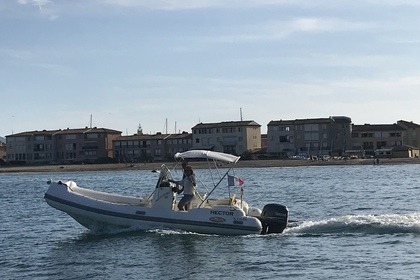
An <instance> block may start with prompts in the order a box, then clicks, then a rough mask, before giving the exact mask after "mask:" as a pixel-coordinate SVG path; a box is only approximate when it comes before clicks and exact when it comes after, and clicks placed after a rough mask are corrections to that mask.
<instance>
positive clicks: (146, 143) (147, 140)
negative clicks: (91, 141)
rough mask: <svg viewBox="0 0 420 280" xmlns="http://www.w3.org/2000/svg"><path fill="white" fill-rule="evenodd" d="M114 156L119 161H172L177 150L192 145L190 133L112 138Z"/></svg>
mask: <svg viewBox="0 0 420 280" xmlns="http://www.w3.org/2000/svg"><path fill="white" fill-rule="evenodd" d="M113 146H114V158H115V159H116V160H118V161H119V162H127V163H132V162H153V161H172V160H173V159H174V155H175V153H177V152H183V151H187V150H189V149H191V147H192V134H191V133H188V132H183V133H180V134H162V133H157V134H135V135H130V136H120V137H118V138H117V139H115V140H114V143H113Z"/></svg>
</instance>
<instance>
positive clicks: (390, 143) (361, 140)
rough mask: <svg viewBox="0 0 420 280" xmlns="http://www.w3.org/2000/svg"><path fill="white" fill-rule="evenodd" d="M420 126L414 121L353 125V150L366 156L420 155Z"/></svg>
mask: <svg viewBox="0 0 420 280" xmlns="http://www.w3.org/2000/svg"><path fill="white" fill-rule="evenodd" d="M419 133H420V126H419V125H418V124H415V123H413V122H407V121H402V120H401V121H398V122H397V123H394V124H364V125H353V131H352V142H353V147H352V150H354V151H360V153H362V154H363V155H366V156H377V157H416V156H417V157H418V144H419V137H420V135H419Z"/></svg>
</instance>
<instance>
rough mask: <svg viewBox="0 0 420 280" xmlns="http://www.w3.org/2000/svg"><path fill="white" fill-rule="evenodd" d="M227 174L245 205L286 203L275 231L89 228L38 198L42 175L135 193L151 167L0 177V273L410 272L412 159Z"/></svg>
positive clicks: (299, 275) (419, 232)
mask: <svg viewBox="0 0 420 280" xmlns="http://www.w3.org/2000/svg"><path fill="white" fill-rule="evenodd" d="M196 171H197V173H198V176H199V174H200V171H201V170H196ZM235 174H236V175H238V176H240V177H241V178H242V179H244V180H245V184H244V186H243V187H244V199H246V200H247V201H248V202H249V204H250V205H253V206H256V207H260V208H262V207H263V206H264V205H265V204H267V203H273V202H274V203H280V204H285V205H287V206H288V208H289V211H290V216H289V219H290V224H289V227H288V228H287V229H286V230H285V232H284V233H283V234H273V235H264V236H262V235H249V236H218V235H203V234H195V233H188V232H181V231H171V230H154V231H147V232H141V231H130V232H122V231H114V232H112V231H111V232H107V233H95V232H91V231H89V230H87V229H85V228H83V227H82V226H81V225H79V224H78V223H76V222H75V221H74V220H73V219H71V218H70V217H69V216H68V215H67V214H65V213H62V212H60V211H58V210H56V209H54V208H51V207H50V206H48V205H47V204H46V203H45V201H44V199H43V195H44V192H45V191H46V190H47V188H48V185H47V184H46V182H47V180H49V179H53V180H74V181H76V182H77V183H78V184H79V185H80V186H83V187H89V188H92V189H97V190H102V191H107V192H116V193H123V194H132V195H141V194H150V193H151V192H152V191H153V188H154V186H155V183H156V174H155V173H152V172H150V171H135V170H132V171H115V172H109V171H106V172H105V171H103V172H60V173H22V174H18V173H13V174H0V218H1V227H0V241H1V250H0V279H420V203H419V201H420V200H419V198H420V165H414V164H413V165H379V166H373V165H372V166H318V167H279V168H241V169H236V170H235ZM174 176H175V177H176V176H178V177H180V176H181V174H174ZM199 178H200V177H199ZM200 179H201V178H200ZM204 179H205V178H204ZM207 179H209V178H207ZM222 185H223V183H222ZM210 190H211V189H210ZM210 190H208V191H210ZM227 191H228V189H227V188H226V187H224V186H221V187H219V188H218V189H217V192H227ZM231 191H233V190H231Z"/></svg>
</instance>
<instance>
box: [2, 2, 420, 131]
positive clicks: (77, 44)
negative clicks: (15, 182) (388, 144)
mask: <svg viewBox="0 0 420 280" xmlns="http://www.w3.org/2000/svg"><path fill="white" fill-rule="evenodd" d="M419 14H420V1H417V0H365V1H361V0H348V1H340V0H317V1H314V0H212V1H210V0H178V1H175V0H72V1H67V0H6V1H1V2H0V104H1V106H0V112H1V113H0V136H6V135H11V134H13V133H19V132H24V131H31V130H43V129H47V130H50V129H65V128H83V127H86V126H90V125H91V124H92V126H96V127H103V128H109V129H115V130H119V131H121V132H122V133H123V135H132V134H134V133H136V132H137V128H138V126H139V125H141V127H142V129H143V132H144V133H156V132H163V133H166V132H168V133H175V132H177V133H178V132H182V131H187V132H191V128H192V127H193V126H194V125H196V124H197V123H200V122H203V123H212V122H222V121H238V120H241V119H242V120H253V121H256V122H257V123H258V124H260V125H261V131H262V133H265V132H266V130H267V124H268V123H269V122H270V121H271V120H281V119H283V120H290V119H306V118H328V117H329V116H347V117H350V118H351V119H352V122H353V123H354V124H365V123H371V124H380V123H386V124H391V123H396V122H397V121H398V120H406V121H413V122H415V123H417V124H420V112H419V106H420V63H419V62H420V28H419V26H420V17H419Z"/></svg>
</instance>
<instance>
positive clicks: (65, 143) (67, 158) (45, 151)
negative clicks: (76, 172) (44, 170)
mask: <svg viewBox="0 0 420 280" xmlns="http://www.w3.org/2000/svg"><path fill="white" fill-rule="evenodd" d="M120 135H121V131H116V130H111V129H106V128H97V127H94V128H87V127H86V128H81V129H63V130H61V129H59V130H43V131H27V132H21V133H17V134H12V135H8V136H6V143H7V144H6V146H7V147H6V148H7V160H8V161H9V162H12V163H13V162H15V163H17V162H20V163H27V164H53V163H91V162H98V161H100V160H106V159H108V158H110V157H111V156H112V141H113V140H114V139H116V138H117V137H119V136H120Z"/></svg>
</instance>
